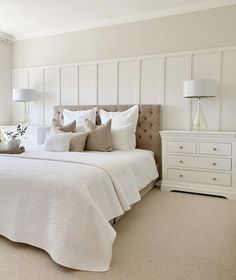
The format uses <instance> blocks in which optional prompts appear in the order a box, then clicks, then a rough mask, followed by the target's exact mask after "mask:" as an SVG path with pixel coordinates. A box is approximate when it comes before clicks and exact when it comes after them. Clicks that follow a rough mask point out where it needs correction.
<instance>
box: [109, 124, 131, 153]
mask: <svg viewBox="0 0 236 280" xmlns="http://www.w3.org/2000/svg"><path fill="white" fill-rule="evenodd" d="M111 137H112V149H113V150H120V151H129V150H133V149H134V147H133V125H132V123H130V124H128V125H125V126H121V127H118V128H113V129H112V131H111Z"/></svg>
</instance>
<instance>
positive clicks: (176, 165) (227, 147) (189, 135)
mask: <svg viewBox="0 0 236 280" xmlns="http://www.w3.org/2000/svg"><path fill="white" fill-rule="evenodd" d="M160 134H161V138H162V176H163V178H162V183H161V190H163V191H172V190H179V191H186V192H193V193H204V194H212V195H219V196H224V197H227V198H229V199H236V132H194V131H161V133H160Z"/></svg>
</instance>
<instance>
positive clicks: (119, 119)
mask: <svg viewBox="0 0 236 280" xmlns="http://www.w3.org/2000/svg"><path fill="white" fill-rule="evenodd" d="M138 111H139V109H138V105H135V106H132V107H131V108H129V109H128V110H126V111H123V112H107V111H104V110H102V109H101V110H100V111H99V115H100V118H101V122H102V124H103V123H106V122H107V121H108V120H109V119H112V125H111V126H112V130H113V129H114V128H119V127H122V126H125V125H128V124H132V149H134V148H135V147H136V136H135V133H136V127H137V122H138Z"/></svg>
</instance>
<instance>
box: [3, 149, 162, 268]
mask: <svg viewBox="0 0 236 280" xmlns="http://www.w3.org/2000/svg"><path fill="white" fill-rule="evenodd" d="M157 177H158V173H157V171H156V166H155V162H154V159H153V153H152V152H150V151H144V150H135V151H129V152H122V151H119V152H118V151H116V152H110V153H101V152H84V153H72V152H65V153H55V152H44V151H41V150H39V149H32V150H31V151H27V152H26V153H24V154H21V155H9V156H6V155H1V156H0V234H1V235H3V236H5V237H7V238H9V239H10V240H13V241H17V242H23V243H27V244H30V245H33V246H36V247H39V248H42V249H44V250H45V251H47V252H48V253H49V254H50V256H51V257H52V259H53V260H54V261H55V262H56V263H58V264H61V265H63V266H66V267H70V268H74V269H79V270H88V271H107V270H108V269H109V265H110V261H111V257H112V244H113V242H114V240H115V237H116V232H115V230H114V229H113V227H112V226H111V225H110V223H109V220H111V219H113V218H115V217H117V216H119V215H121V214H123V213H124V211H127V210H129V209H130V206H131V204H133V203H135V202H137V201H139V200H140V195H139V190H141V189H142V188H143V187H145V186H146V185H147V184H148V183H150V182H151V181H152V180H154V179H156V178H157Z"/></svg>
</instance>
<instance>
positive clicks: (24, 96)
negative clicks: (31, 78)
mask: <svg viewBox="0 0 236 280" xmlns="http://www.w3.org/2000/svg"><path fill="white" fill-rule="evenodd" d="M35 99H36V93H35V90H34V89H30V88H14V89H13V91H12V100H13V101H14V102H29V101H33V100H35Z"/></svg>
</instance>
